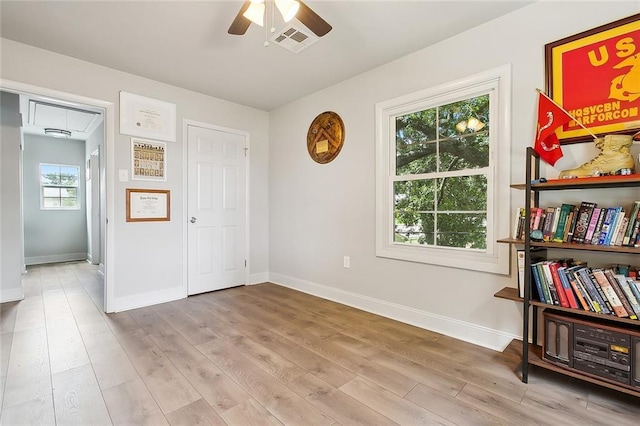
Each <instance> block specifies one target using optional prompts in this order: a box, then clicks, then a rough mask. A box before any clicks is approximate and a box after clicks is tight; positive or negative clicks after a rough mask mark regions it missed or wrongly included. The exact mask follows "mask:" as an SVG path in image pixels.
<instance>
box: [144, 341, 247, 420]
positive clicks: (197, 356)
mask: <svg viewBox="0 0 640 426" xmlns="http://www.w3.org/2000/svg"><path fill="white" fill-rule="evenodd" d="M150 338H151V339H152V340H153V341H154V342H155V343H156V345H158V347H159V348H161V350H162V351H163V353H164V354H165V355H166V356H167V357H168V358H169V359H170V360H171V361H172V362H173V364H174V365H175V366H176V367H177V368H178V369H179V370H180V372H181V373H182V374H183V375H184V377H185V378H186V379H187V380H188V381H189V383H191V385H192V386H193V387H194V388H195V389H196V390H197V391H198V392H199V393H200V395H202V397H203V398H204V399H205V400H206V401H207V403H208V404H209V405H210V406H211V407H212V408H213V409H214V410H215V411H216V412H218V413H224V412H225V411H227V410H229V409H230V408H233V407H235V406H236V405H238V404H240V403H242V402H243V401H246V400H248V399H249V398H250V396H249V395H248V394H247V393H246V392H245V391H243V390H242V389H241V388H240V386H238V385H237V384H236V383H235V382H234V381H233V380H231V379H230V378H229V377H228V376H227V375H226V374H224V373H223V372H222V371H221V370H220V369H219V368H218V367H216V365H215V364H213V363H212V362H211V361H210V360H209V359H208V358H207V357H205V356H204V355H203V354H202V353H201V352H200V351H198V350H197V349H196V348H195V347H193V346H192V345H191V344H190V343H189V342H187V341H186V340H185V339H184V337H182V336H181V335H179V334H178V333H177V332H173V331H172V330H171V329H167V330H163V331H162V332H161V333H157V334H153V335H151V336H150Z"/></svg>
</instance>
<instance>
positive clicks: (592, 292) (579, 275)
mask: <svg viewBox="0 0 640 426" xmlns="http://www.w3.org/2000/svg"><path fill="white" fill-rule="evenodd" d="M588 269H589V268H587V267H584V268H580V269H578V270H577V271H575V273H574V275H575V277H576V279H577V280H579V281H580V282H581V283H582V285H583V286H584V288H585V289H586V291H587V292H588V293H589V297H590V298H591V300H592V302H593V309H594V311H595V312H598V313H605V314H609V313H610V311H609V309H608V308H607V306H606V305H605V303H604V300H602V297H601V296H600V293H599V292H598V290H597V289H596V287H595V284H594V283H593V281H591V277H590V276H589V270H588Z"/></svg>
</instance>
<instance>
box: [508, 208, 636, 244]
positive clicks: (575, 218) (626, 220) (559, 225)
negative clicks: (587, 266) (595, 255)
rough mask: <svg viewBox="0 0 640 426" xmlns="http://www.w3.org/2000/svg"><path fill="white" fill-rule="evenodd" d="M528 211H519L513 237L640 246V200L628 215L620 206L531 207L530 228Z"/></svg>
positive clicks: (521, 209) (558, 241) (560, 241)
mask: <svg viewBox="0 0 640 426" xmlns="http://www.w3.org/2000/svg"><path fill="white" fill-rule="evenodd" d="M525 213H526V212H525V209H524V208H519V209H518V211H517V214H516V222H515V225H514V238H516V239H518V240H523V239H524V236H525V232H526V231H527V230H528V231H529V232H530V233H532V232H533V231H539V232H537V233H532V234H530V235H536V234H537V236H538V237H539V238H538V239H539V240H542V241H545V242H557V243H575V244H592V245H604V246H630V247H634V246H635V247H640V201H634V203H633V206H632V207H631V209H629V213H628V214H627V213H625V209H624V208H623V207H621V206H618V207H598V205H597V204H596V203H592V202H588V201H583V202H581V203H580V205H579V206H578V205H574V204H568V203H567V204H562V206H554V207H546V208H542V207H532V208H531V214H530V215H529V216H530V217H529V224H528V225H529V226H528V227H527V223H526V215H525Z"/></svg>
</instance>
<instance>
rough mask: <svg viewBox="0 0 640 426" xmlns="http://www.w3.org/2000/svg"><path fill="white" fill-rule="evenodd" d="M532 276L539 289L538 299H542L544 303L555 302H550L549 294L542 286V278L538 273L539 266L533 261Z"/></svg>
mask: <svg viewBox="0 0 640 426" xmlns="http://www.w3.org/2000/svg"><path fill="white" fill-rule="evenodd" d="M531 277H532V279H533V283H534V284H535V286H536V290H538V300H540V301H541V302H542V303H546V304H548V305H553V302H552V303H549V300H550V298H549V297H547V294H546V292H545V290H544V289H543V287H542V281H541V279H540V275H538V266H537V265H536V264H533V263H532V264H531Z"/></svg>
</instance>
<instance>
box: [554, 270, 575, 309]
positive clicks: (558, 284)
mask: <svg viewBox="0 0 640 426" xmlns="http://www.w3.org/2000/svg"><path fill="white" fill-rule="evenodd" d="M548 265H549V272H550V273H551V281H552V282H553V285H554V287H555V288H556V293H558V301H559V302H560V306H562V307H563V308H570V307H572V306H571V305H570V304H569V299H568V298H567V293H566V290H565V288H564V286H563V285H562V281H560V276H559V275H558V268H559V267H560V263H558V262H549V264H548Z"/></svg>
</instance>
